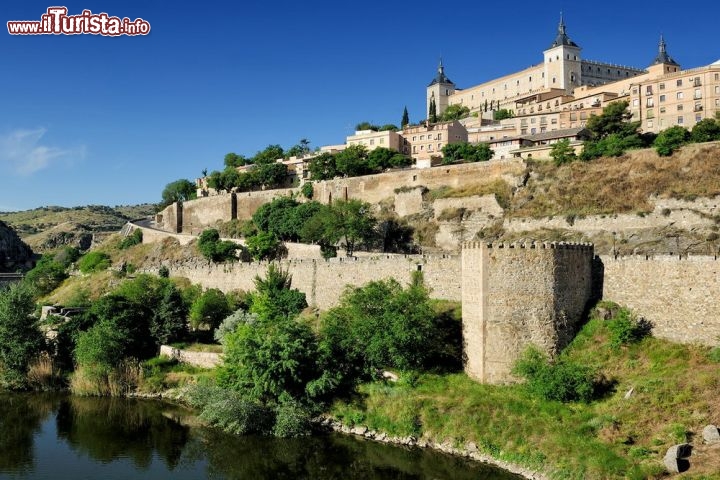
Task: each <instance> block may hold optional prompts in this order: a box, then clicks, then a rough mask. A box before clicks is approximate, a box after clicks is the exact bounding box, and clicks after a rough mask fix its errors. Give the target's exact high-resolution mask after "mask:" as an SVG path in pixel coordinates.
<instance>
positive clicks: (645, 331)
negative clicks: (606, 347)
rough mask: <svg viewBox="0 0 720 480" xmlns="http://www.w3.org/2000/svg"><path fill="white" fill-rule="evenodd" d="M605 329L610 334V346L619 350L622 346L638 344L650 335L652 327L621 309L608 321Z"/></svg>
mask: <svg viewBox="0 0 720 480" xmlns="http://www.w3.org/2000/svg"><path fill="white" fill-rule="evenodd" d="M607 328H608V330H609V332H610V346H611V347H613V348H619V347H620V346H622V345H627V344H629V343H635V342H639V341H640V340H642V339H643V338H645V337H647V336H648V335H650V331H651V330H652V325H651V324H650V322H648V321H647V320H645V319H644V318H640V319H638V318H637V317H636V316H635V315H634V314H633V313H632V312H631V311H630V310H628V309H627V308H623V307H621V308H619V309H618V310H617V311H616V312H615V314H614V316H613V317H612V318H611V319H610V320H608V322H607Z"/></svg>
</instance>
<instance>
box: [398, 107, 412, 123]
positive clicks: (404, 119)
mask: <svg viewBox="0 0 720 480" xmlns="http://www.w3.org/2000/svg"><path fill="white" fill-rule="evenodd" d="M409 124H410V115H408V109H407V107H405V108H403V114H402V120H400V128H405V127H406V126H408V125H409Z"/></svg>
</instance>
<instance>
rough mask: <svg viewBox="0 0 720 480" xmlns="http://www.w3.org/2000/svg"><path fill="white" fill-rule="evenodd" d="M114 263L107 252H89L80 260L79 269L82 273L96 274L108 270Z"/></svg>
mask: <svg viewBox="0 0 720 480" xmlns="http://www.w3.org/2000/svg"><path fill="white" fill-rule="evenodd" d="M111 264H112V261H111V260H110V257H109V256H108V254H107V253H105V252H88V253H86V254H85V255H83V256H82V258H80V261H79V262H78V268H79V269H80V271H81V272H82V273H94V272H101V271H103V270H106V269H107V268H108V267H110V265H111Z"/></svg>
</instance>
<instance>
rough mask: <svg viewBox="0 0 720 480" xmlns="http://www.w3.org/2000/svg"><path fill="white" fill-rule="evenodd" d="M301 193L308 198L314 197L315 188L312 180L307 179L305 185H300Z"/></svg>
mask: <svg viewBox="0 0 720 480" xmlns="http://www.w3.org/2000/svg"><path fill="white" fill-rule="evenodd" d="M300 193H302V194H303V197H305V198H307V199H311V198H312V197H313V193H314V189H313V184H312V182H310V181H307V182H305V183H303V186H302V187H300Z"/></svg>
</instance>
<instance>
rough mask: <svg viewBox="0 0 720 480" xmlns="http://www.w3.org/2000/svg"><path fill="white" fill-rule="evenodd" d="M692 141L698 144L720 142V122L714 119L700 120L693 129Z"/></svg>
mask: <svg viewBox="0 0 720 480" xmlns="http://www.w3.org/2000/svg"><path fill="white" fill-rule="evenodd" d="M690 139H691V140H692V141H693V142H696V143H700V142H714V141H715V140H720V121H718V120H713V119H712V118H706V119H704V120H700V121H699V122H698V123H696V124H695V126H694V127H693V129H692V133H691V135H690Z"/></svg>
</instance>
